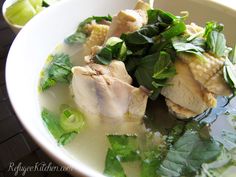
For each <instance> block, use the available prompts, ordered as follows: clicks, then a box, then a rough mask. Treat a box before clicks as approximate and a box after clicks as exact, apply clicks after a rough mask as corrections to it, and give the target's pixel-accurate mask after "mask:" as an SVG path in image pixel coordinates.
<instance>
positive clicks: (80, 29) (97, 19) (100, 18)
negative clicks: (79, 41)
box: [76, 15, 112, 32]
mask: <svg viewBox="0 0 236 177" xmlns="http://www.w3.org/2000/svg"><path fill="white" fill-rule="evenodd" d="M103 20H105V21H110V22H111V21H112V17H111V16H110V15H107V16H92V17H88V18H86V19H85V20H84V21H82V22H81V23H80V24H79V26H78V28H77V31H76V32H84V27H85V25H87V24H89V23H91V22H92V21H95V22H97V23H100V22H101V21H103Z"/></svg>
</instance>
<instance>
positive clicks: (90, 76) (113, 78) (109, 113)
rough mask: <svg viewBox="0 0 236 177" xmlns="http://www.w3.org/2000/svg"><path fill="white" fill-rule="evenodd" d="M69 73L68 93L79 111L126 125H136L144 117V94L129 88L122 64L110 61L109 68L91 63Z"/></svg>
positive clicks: (145, 101) (146, 95) (137, 89)
mask: <svg viewBox="0 0 236 177" xmlns="http://www.w3.org/2000/svg"><path fill="white" fill-rule="evenodd" d="M114 68H115V69H114ZM72 72H73V78H72V91H73V94H74V99H75V102H76V104H77V106H78V107H79V108H81V109H83V110H86V111H88V112H90V113H93V114H96V115H101V116H104V117H107V118H118V119H122V118H126V119H128V120H130V121H140V120H141V118H142V117H143V116H144V113H145V109H146V104H147V99H148V94H147V92H146V91H145V90H144V89H142V88H136V87H133V86H131V85H130V83H131V78H130V76H129V75H128V73H127V71H126V70H125V66H124V63H123V62H121V61H113V62H112V63H111V64H110V65H109V66H103V65H98V64H93V63H92V64H89V65H86V66H83V67H81V66H77V67H74V68H73V69H72Z"/></svg>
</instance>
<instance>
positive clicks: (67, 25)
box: [6, 0, 236, 177]
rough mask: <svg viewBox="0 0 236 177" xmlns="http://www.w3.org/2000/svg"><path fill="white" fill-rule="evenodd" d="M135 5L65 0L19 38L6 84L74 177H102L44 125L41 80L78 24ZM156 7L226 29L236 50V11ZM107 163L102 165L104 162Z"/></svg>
mask: <svg viewBox="0 0 236 177" xmlns="http://www.w3.org/2000/svg"><path fill="white" fill-rule="evenodd" d="M135 2H136V0H129V1H127V0H119V1H117V0H97V1H94V0H86V1H82V0H63V1H62V2H60V3H58V4H56V5H55V6H53V7H51V8H48V9H46V10H44V11H43V12H42V13H40V14H39V15H37V16H36V17H35V18H34V19H33V20H31V21H30V22H29V23H28V24H27V25H26V26H25V27H24V28H23V29H22V30H21V31H20V33H19V34H18V36H17V37H16V39H15V41H14V43H13V45H12V47H11V49H10V52H9V55H8V59H7V65H6V82H7V89H8V93H9V97H10V100H11V102H12V105H13V107H14V109H15V111H16V114H17V115H18V117H19V119H20V121H21V123H22V124H23V126H24V127H25V129H26V130H27V131H28V132H29V134H30V135H31V136H32V137H33V139H34V140H35V141H36V142H37V143H38V144H39V145H40V147H41V148H43V149H44V150H45V151H46V152H47V153H48V154H49V155H50V156H51V157H52V158H54V159H55V161H57V162H58V163H60V164H62V165H66V166H70V167H72V168H73V171H72V173H73V174H74V175H75V176H78V175H79V174H83V175H86V176H92V177H94V176H102V174H100V173H98V172H97V171H96V170H93V168H91V167H89V166H86V165H85V164H84V163H83V162H82V161H80V160H78V159H76V158H73V157H72V156H71V155H70V154H69V153H68V152H66V151H65V150H64V149H63V148H61V147H58V145H57V143H56V142H55V140H54V139H53V138H52V137H51V135H50V134H49V132H48V130H47V128H46V127H45V126H44V125H43V122H42V119H41V117H40V106H39V99H38V90H37V88H38V87H37V86H38V79H39V73H40V70H41V69H42V67H43V65H44V62H45V59H46V57H47V56H48V54H49V53H50V52H51V51H52V50H53V49H54V48H55V46H56V45H57V44H58V43H60V42H61V41H62V40H63V39H64V38H65V36H68V35H69V34H70V33H72V32H73V31H75V29H76V27H77V25H78V23H79V22H80V21H82V20H83V19H85V18H86V17H89V16H91V15H107V14H108V13H109V14H115V13H116V12H118V11H119V10H120V9H125V8H132V7H133V6H134V4H135ZM155 6H156V7H160V8H163V9H165V10H169V11H171V12H173V13H175V14H178V13H179V12H180V11H182V10H188V11H189V12H190V19H191V20H190V21H194V22H196V23H197V24H200V25H204V23H205V22H206V21H210V20H216V21H219V22H223V23H224V24H225V34H226V37H227V39H228V41H229V44H230V45H232V44H234V42H236V33H235V29H236V23H235V21H236V11H235V10H234V9H233V8H230V7H226V6H223V5H220V4H218V3H216V2H212V1H210V0H201V1H199V0H158V1H157V4H155ZM101 163H102V162H101Z"/></svg>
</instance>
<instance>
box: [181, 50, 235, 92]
mask: <svg viewBox="0 0 236 177" xmlns="http://www.w3.org/2000/svg"><path fill="white" fill-rule="evenodd" d="M204 56H205V60H200V59H199V58H197V57H196V56H194V55H189V54H183V53H180V54H178V57H179V58H180V59H181V60H182V61H183V62H184V63H186V64H187V65H188V66H189V68H190V71H191V73H192V74H193V77H194V79H195V80H196V81H198V82H199V83H200V84H201V85H202V86H203V87H204V88H206V89H207V90H208V91H210V92H212V93H214V94H216V95H221V96H229V95H230V94H231V90H230V88H229V86H228V85H227V83H226V82H225V80H224V77H223V72H222V70H223V66H224V61H225V59H224V58H215V57H213V56H211V55H210V54H208V53H204Z"/></svg>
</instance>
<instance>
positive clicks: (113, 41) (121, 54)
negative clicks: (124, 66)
mask: <svg viewBox="0 0 236 177" xmlns="http://www.w3.org/2000/svg"><path fill="white" fill-rule="evenodd" d="M105 46H106V47H108V48H110V49H111V51H112V57H113V58H115V59H117V60H121V61H124V60H125V58H126V55H127V47H126V45H125V42H124V41H123V40H122V39H120V38H118V37H111V38H109V39H108V40H107V42H106V44H105Z"/></svg>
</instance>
